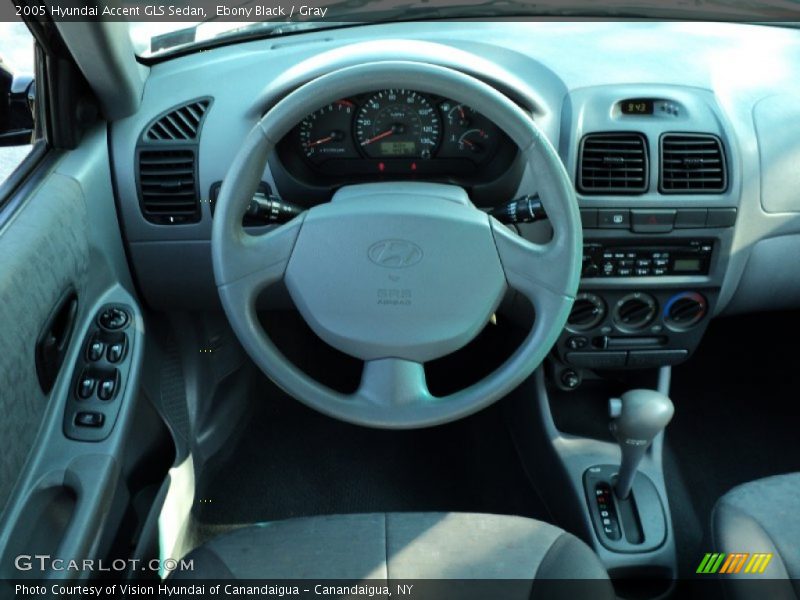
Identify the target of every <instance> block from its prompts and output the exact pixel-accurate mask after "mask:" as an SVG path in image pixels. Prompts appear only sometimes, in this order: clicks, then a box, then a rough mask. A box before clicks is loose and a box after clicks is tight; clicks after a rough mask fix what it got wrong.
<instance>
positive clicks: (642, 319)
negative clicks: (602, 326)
mask: <svg viewBox="0 0 800 600" xmlns="http://www.w3.org/2000/svg"><path fill="white" fill-rule="evenodd" d="M657 313H658V302H656V299H655V298H653V297H652V296H651V295H650V294H645V293H643V292H633V293H632V294H628V295H627V296H623V297H622V298H620V300H619V301H618V302H617V303H616V304H615V305H614V313H613V319H614V324H615V325H616V326H617V328H619V329H620V330H621V331H626V332H633V331H640V330H642V329H644V328H645V327H647V326H648V325H650V323H652V322H653V319H654V318H655V316H656V314H657Z"/></svg>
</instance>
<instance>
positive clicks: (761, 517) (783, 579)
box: [712, 473, 800, 600]
mask: <svg viewBox="0 0 800 600" xmlns="http://www.w3.org/2000/svg"><path fill="white" fill-rule="evenodd" d="M712 536H713V541H714V549H715V551H716V552H725V553H726V554H727V553H748V554H750V555H751V557H752V555H753V554H754V553H767V554H770V553H771V554H772V558H771V559H770V560H769V562H768V563H767V566H766V569H765V570H764V572H763V573H756V574H746V573H744V571H745V570H746V565H745V568H743V569H742V570H741V571H740V572H739V573H737V574H736V575H735V576H727V577H725V578H724V583H725V587H726V593H727V594H728V596H729V597H731V598H734V599H736V600H746V599H749V598H758V599H759V600H763V598H766V597H769V598H770V600H798V598H800V473H789V474H786V475H777V476H775V477H767V478H765V479H759V480H756V481H751V482H749V483H745V484H743V485H740V486H738V487H735V488H733V489H732V490H731V491H730V492H728V493H727V494H725V495H724V496H723V497H722V498H720V499H719V501H718V502H717V504H716V506H715V507H714V512H713V515H712ZM748 560H751V558H748ZM755 580H758V581H760V582H761V583H757V581H755ZM765 581H766V582H767V583H764V582H765ZM766 586H768V587H769V589H768V590H767V589H766Z"/></svg>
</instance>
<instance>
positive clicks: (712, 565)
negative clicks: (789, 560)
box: [696, 552, 772, 575]
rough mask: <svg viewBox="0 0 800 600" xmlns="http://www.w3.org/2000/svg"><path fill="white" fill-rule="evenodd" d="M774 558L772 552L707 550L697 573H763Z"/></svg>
mask: <svg viewBox="0 0 800 600" xmlns="http://www.w3.org/2000/svg"><path fill="white" fill-rule="evenodd" d="M771 560H772V554H771V553H764V552H756V553H754V554H750V553H747V552H733V553H730V554H726V553H724V552H713V553H712V552H707V553H706V555H705V556H704V557H703V560H701V561H700V565H699V566H698V567H697V571H696V572H697V573H700V574H702V575H710V574H713V573H720V574H726V575H735V574H737V573H750V574H761V573H763V572H764V571H766V569H767V565H769V563H770V561H771Z"/></svg>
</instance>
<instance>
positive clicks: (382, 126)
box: [356, 90, 441, 159]
mask: <svg viewBox="0 0 800 600" xmlns="http://www.w3.org/2000/svg"><path fill="white" fill-rule="evenodd" d="M440 136H441V123H440V121H439V116H438V113H437V111H436V109H435V108H434V107H433V106H432V105H431V103H430V102H429V101H428V100H427V99H426V98H425V97H424V96H422V95H420V94H418V93H417V92H412V91H409V90H383V91H380V92H377V93H376V94H374V95H373V96H371V97H370V98H369V100H367V102H366V103H365V104H364V105H363V106H362V107H361V110H359V112H358V118H357V119H356V139H357V141H358V145H359V146H360V147H361V150H362V151H363V152H364V153H365V154H366V155H367V156H369V157H370V158H423V159H425V158H430V157H431V156H432V155H433V152H434V151H435V150H436V148H437V146H438V145H439V138H440Z"/></svg>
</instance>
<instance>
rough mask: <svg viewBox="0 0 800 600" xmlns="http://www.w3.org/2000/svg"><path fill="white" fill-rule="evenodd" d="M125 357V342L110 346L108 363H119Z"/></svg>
mask: <svg viewBox="0 0 800 600" xmlns="http://www.w3.org/2000/svg"><path fill="white" fill-rule="evenodd" d="M123 356H125V341H124V340H123V341H121V342H115V343H113V344H110V345H109V346H108V356H107V358H108V362H110V363H118V362H119V361H121V360H122V357H123Z"/></svg>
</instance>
